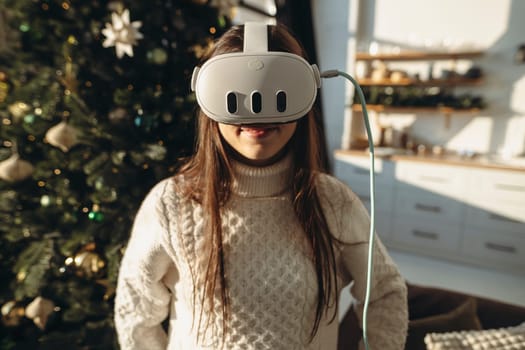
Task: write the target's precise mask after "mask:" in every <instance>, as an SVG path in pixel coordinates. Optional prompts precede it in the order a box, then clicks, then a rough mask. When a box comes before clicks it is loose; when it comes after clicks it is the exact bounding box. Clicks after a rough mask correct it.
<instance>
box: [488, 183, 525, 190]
mask: <svg viewBox="0 0 525 350" xmlns="http://www.w3.org/2000/svg"><path fill="white" fill-rule="evenodd" d="M494 186H495V187H496V188H497V189H500V190H503V191H512V192H525V187H524V186H519V185H511V184H495V185H494Z"/></svg>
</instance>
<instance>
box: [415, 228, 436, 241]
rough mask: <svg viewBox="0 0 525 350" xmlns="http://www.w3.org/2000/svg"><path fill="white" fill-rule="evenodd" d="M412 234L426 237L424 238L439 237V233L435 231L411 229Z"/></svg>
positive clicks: (433, 238) (434, 238)
mask: <svg viewBox="0 0 525 350" xmlns="http://www.w3.org/2000/svg"><path fill="white" fill-rule="evenodd" d="M412 234H413V235H414V236H416V237H420V238H426V239H432V240H437V239H439V235H438V234H437V233H435V232H427V231H420V230H412Z"/></svg>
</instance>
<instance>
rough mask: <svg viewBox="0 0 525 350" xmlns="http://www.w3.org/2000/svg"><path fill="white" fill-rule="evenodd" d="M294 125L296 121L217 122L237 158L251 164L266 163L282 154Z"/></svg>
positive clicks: (292, 132)
mask: <svg viewBox="0 0 525 350" xmlns="http://www.w3.org/2000/svg"><path fill="white" fill-rule="evenodd" d="M296 126H297V122H293V123H287V124H245V125H231V124H222V123H219V131H220V133H221V135H222V137H223V138H224V140H225V141H226V142H227V143H228V145H229V146H230V147H231V148H232V149H233V151H235V153H236V154H237V158H238V159H239V160H241V161H243V162H245V163H249V164H253V165H267V164H271V163H272V162H274V161H275V160H276V159H278V158H279V156H280V155H281V154H282V152H281V151H283V150H284V148H285V146H286V144H287V143H288V141H290V139H291V138H292V136H293V134H294V133H295V129H296Z"/></svg>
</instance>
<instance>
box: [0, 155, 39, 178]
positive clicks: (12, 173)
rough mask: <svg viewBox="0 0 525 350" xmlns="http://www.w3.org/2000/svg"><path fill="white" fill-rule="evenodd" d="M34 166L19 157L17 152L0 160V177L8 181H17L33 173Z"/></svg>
mask: <svg viewBox="0 0 525 350" xmlns="http://www.w3.org/2000/svg"><path fill="white" fill-rule="evenodd" d="M33 171H34V167H33V165H31V163H29V162H28V161H25V160H23V159H20V155H19V154H18V153H16V152H15V153H13V154H12V155H11V157H9V158H7V159H6V160H4V161H2V162H0V179H2V180H5V181H9V182H18V181H22V180H25V179H27V178H28V177H30V176H31V175H32V174H33Z"/></svg>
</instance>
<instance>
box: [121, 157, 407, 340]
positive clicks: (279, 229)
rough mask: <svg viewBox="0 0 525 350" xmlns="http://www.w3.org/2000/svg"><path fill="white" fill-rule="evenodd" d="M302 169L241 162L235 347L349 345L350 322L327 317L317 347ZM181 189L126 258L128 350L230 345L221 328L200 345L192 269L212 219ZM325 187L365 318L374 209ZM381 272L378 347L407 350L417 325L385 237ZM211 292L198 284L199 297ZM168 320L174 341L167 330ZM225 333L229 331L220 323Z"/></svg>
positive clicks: (371, 317)
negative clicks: (293, 185)
mask: <svg viewBox="0 0 525 350" xmlns="http://www.w3.org/2000/svg"><path fill="white" fill-rule="evenodd" d="M290 165H291V160H290V157H288V158H286V159H284V160H283V161H281V162H279V163H277V164H274V165H272V166H269V167H263V168H254V167H248V166H245V165H241V164H236V166H235V174H236V180H235V183H234V194H233V196H232V198H231V199H230V200H229V202H228V204H227V205H226V206H225V207H224V208H223V209H224V210H223V214H222V221H223V231H224V240H225V242H224V250H225V259H226V262H225V271H226V280H227V284H228V291H229V300H230V310H231V311H230V315H231V316H230V322H229V329H230V332H229V333H227V334H228V335H227V337H226V342H225V344H223V347H222V348H223V349H226V350H236V349H239V350H241V349H242V350H250V349H272V350H294V349H319V350H335V349H336V348H337V336H338V324H337V318H336V319H335V321H334V322H332V323H329V320H330V319H331V315H332V313H331V312H329V313H328V314H327V316H326V317H325V318H324V319H323V320H322V322H321V325H320V327H319V330H318V332H317V335H316V337H315V338H314V340H313V341H312V342H310V343H309V342H308V339H309V335H310V331H311V329H312V325H313V320H314V318H315V307H316V296H317V279H316V274H315V269H314V265H313V264H312V261H311V253H310V251H309V249H308V245H307V241H306V238H305V235H304V233H303V231H302V229H301V227H300V225H299V222H298V220H297V219H296V218H295V215H294V213H293V209H292V206H291V201H290V198H289V196H288V195H287V191H286V188H285V184H286V183H287V181H286V180H287V176H288V174H289V169H290ZM175 181H177V178H170V179H166V180H163V181H162V182H160V183H159V184H158V185H156V186H155V187H154V188H153V189H152V191H151V192H150V193H149V194H148V196H147V197H146V198H145V200H144V202H143V203H142V205H141V208H140V210H139V212H138V213H137V216H136V219H135V223H134V226H133V229H132V233H131V238H130V241H129V243H128V246H127V249H126V252H125V254H124V258H123V260H122V264H121V269H120V273H119V280H118V287H117V293H116V299H115V326H116V329H117V333H118V339H119V342H120V345H121V348H122V349H143V350H156V349H159V350H160V349H173V350H193V349H220V348H221V346H220V345H219V343H220V341H219V340H218V339H217V338H216V337H214V336H213V335H212V332H207V333H202V331H201V334H202V335H203V337H201V342H200V343H197V328H198V327H197V324H198V322H197V321H196V320H198V317H197V318H194V314H193V312H194V308H193V289H194V287H195V286H194V285H193V280H192V272H193V271H195V269H197V268H198V267H199V266H202V264H204V263H205V258H206V256H205V255H206V254H202V252H203V232H202V222H203V219H202V215H203V213H202V210H201V208H200V207H199V205H198V204H196V203H194V202H191V201H184V200H181V198H180V197H179V196H178V195H177V193H176V190H175V186H174V183H175ZM318 181H319V189H320V191H319V192H320V196H321V204H322V207H323V211H324V214H325V216H326V218H327V221H328V224H329V228H330V230H331V232H332V234H333V235H335V236H336V237H338V238H340V239H342V240H343V241H345V242H349V243H350V244H348V245H344V246H341V247H339V248H338V249H336V252H337V257H336V258H337V271H338V282H339V283H338V286H339V288H340V289H341V288H342V287H344V286H345V285H348V284H349V283H351V282H353V285H352V288H351V292H352V295H353V297H354V298H355V299H356V300H358V307H357V308H358V310H360V311H359V313H361V312H362V310H361V308H360V307H359V306H360V305H362V304H361V303H360V302H361V301H363V300H364V296H365V289H366V267H367V254H368V230H369V217H368V213H367V212H366V209H365V208H364V207H363V205H362V204H361V202H360V201H359V200H358V198H357V197H356V195H355V194H354V193H353V192H352V191H351V190H350V189H349V188H348V187H347V186H345V185H344V184H343V183H341V182H340V181H338V180H337V179H335V178H333V177H331V176H329V175H324V174H323V175H320V176H319V179H318ZM373 266H374V272H373V283H372V289H371V302H370V305H369V309H368V336H369V342H370V346H371V349H373V350H389V349H397V350H401V349H403V345H404V342H405V336H406V330H407V318H408V317H407V305H406V288H405V283H404V281H403V279H402V278H401V276H400V275H399V273H398V270H397V268H396V266H395V264H394V263H393V262H392V260H391V259H390V257H389V256H388V254H387V252H386V251H385V249H384V247H383V245H382V244H381V242H380V241H379V240H376V244H375V252H374V265H373ZM198 283H199V282H198ZM201 287H202V285H197V286H196V288H199V289H198V290H202V288H201ZM340 289H339V291H340ZM339 291H338V295H339ZM199 305H200V304H199ZM199 305H197V307H196V309H195V310H196V315H198V314H199V313H200V308H199ZM330 311H332V310H330ZM204 314H206V312H204ZM167 317H169V330H168V333H167V334H166V332H165V331H164V330H163V328H162V326H161V322H162V321H163V320H165V319H166V318H167ZM358 317H359V318H360V319H361V317H360V315H358ZM194 321H195V324H194V325H193V327H192V324H193V323H194ZM215 325H216V327H218V329H221V328H220V327H221V325H222V323H221V322H220V318H219V319H218V320H217V322H216V324H215ZM219 334H220V333H219ZM361 345H362V344H361Z"/></svg>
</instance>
